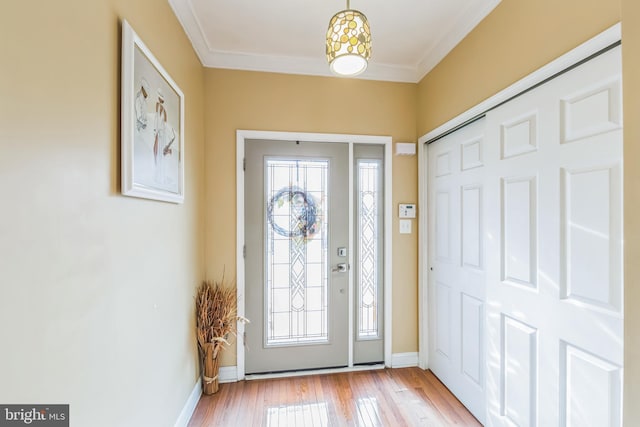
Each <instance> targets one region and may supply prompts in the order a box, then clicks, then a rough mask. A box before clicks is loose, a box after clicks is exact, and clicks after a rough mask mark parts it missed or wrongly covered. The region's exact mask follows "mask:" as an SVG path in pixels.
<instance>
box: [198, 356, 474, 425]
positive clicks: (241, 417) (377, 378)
mask: <svg viewBox="0 0 640 427" xmlns="http://www.w3.org/2000/svg"><path fill="white" fill-rule="evenodd" d="M267 425H271V426H287V427H326V426H331V427H334V426H336V427H342V426H345V427H347V426H349V427H350V426H363V427H377V426H392V427H401V426H407V427H413V426H430V427H431V426H433V427H435V426H451V425H457V426H480V425H481V424H480V423H479V422H478V421H477V420H476V419H475V418H474V417H473V416H472V415H471V414H470V413H469V411H467V410H466V408H465V407H464V406H463V405H462V404H461V403H460V402H459V401H458V400H457V399H456V398H455V396H453V395H452V394H451V392H450V391H449V390H448V389H447V388H446V387H445V386H444V385H443V384H442V383H441V382H440V381H439V380H438V379H437V378H436V377H435V376H434V375H433V374H432V373H431V372H430V371H423V370H421V369H419V368H400V369H384V370H373V371H360V372H348V373H340V374H320V375H312V376H303V377H292V378H278V379H270V380H261V379H258V380H252V381H240V382H237V383H229V384H221V385H220V390H219V391H218V393H216V394H215V395H213V396H203V397H202V398H201V399H200V402H198V406H197V407H196V410H195V411H194V414H193V417H192V418H191V421H190V422H189V427H212V426H216V427H226V426H228V427H236V426H267Z"/></svg>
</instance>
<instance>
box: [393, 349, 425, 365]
mask: <svg viewBox="0 0 640 427" xmlns="http://www.w3.org/2000/svg"><path fill="white" fill-rule="evenodd" d="M418 362H419V361H418V352H412V353H393V354H392V355H391V367H392V368H408V367H411V366H418Z"/></svg>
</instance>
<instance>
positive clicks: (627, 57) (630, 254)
mask: <svg viewBox="0 0 640 427" xmlns="http://www.w3.org/2000/svg"><path fill="white" fill-rule="evenodd" d="M622 80H623V84H624V229H625V232H624V251H625V252H624V255H625V269H624V276H625V291H624V298H625V310H624V315H625V321H624V326H625V334H624V348H625V354H624V370H625V374H624V381H625V383H624V412H625V425H627V426H633V425H638V424H639V423H640V405H638V402H640V333H638V330H639V329H640V311H638V302H639V301H640V267H639V265H638V259H640V194H639V192H640V168H639V167H638V164H640V144H639V143H640V120H638V118H639V117H640V97H638V94H640V3H639V2H638V0H622Z"/></svg>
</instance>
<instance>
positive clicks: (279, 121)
mask: <svg viewBox="0 0 640 427" xmlns="http://www.w3.org/2000/svg"><path fill="white" fill-rule="evenodd" d="M205 97H206V103H207V104H206V116H207V117H206V135H207V149H206V160H205V161H206V164H207V165H208V166H207V168H206V183H205V188H206V193H207V195H206V204H207V220H206V224H207V226H206V242H207V243H206V245H207V249H206V253H207V260H206V264H207V275H208V277H212V278H215V277H220V275H221V274H222V271H223V269H226V271H227V274H229V273H230V272H233V273H234V274H235V268H236V259H235V253H236V252H235V248H236V209H235V206H236V182H235V174H236V169H235V161H236V130H237V129H245V130H269V131H291V132H293V131H295V132H318V133H349V134H367V135H390V136H392V138H393V141H394V142H397V141H415V140H416V133H415V132H416V122H415V111H416V85H414V84H401V83H383V82H374V81H364V80H351V79H336V78H326V77H308V76H292V75H284V74H270V73H255V72H245V71H231V70H219V69H209V70H207V71H206V93H205ZM416 176H417V159H416V157H415V156H413V157H394V158H393V202H394V206H397V203H399V202H412V201H413V202H417V181H416ZM394 212H395V209H394ZM414 226H417V224H414ZM397 229H398V219H397V215H394V235H393V345H392V347H393V352H394V353H402V352H413V351H418V332H417V326H418V321H417V311H418V306H417V294H418V289H417V237H416V236H417V233H416V232H415V231H414V233H413V234H411V235H400V234H398V233H397ZM223 363H224V364H225V365H233V364H235V350H234V349H233V348H232V349H230V350H229V351H227V352H226V354H225V358H224V359H223Z"/></svg>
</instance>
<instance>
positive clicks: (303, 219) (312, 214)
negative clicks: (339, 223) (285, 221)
mask: <svg viewBox="0 0 640 427" xmlns="http://www.w3.org/2000/svg"><path fill="white" fill-rule="evenodd" d="M285 203H289V204H290V205H291V209H290V212H291V216H292V218H293V219H294V220H295V221H292V222H291V226H290V227H289V229H288V230H287V229H285V228H284V227H282V226H280V225H278V224H277V223H276V221H275V220H274V218H273V210H274V206H277V207H281V206H283V205H284V204H285ZM318 214H319V212H318V207H317V206H316V201H315V199H314V197H313V196H312V195H311V194H309V193H307V192H305V191H304V190H302V189H301V188H299V187H284V188H282V189H281V190H279V191H278V192H277V193H276V194H274V195H273V197H271V200H269V204H268V205H267V219H268V220H269V224H271V228H273V231H275V232H276V233H278V234H279V235H281V236H284V237H290V238H291V237H302V238H304V239H306V238H309V237H312V236H313V235H314V234H316V232H317V231H318V224H317V221H318V219H319V218H318Z"/></svg>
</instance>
